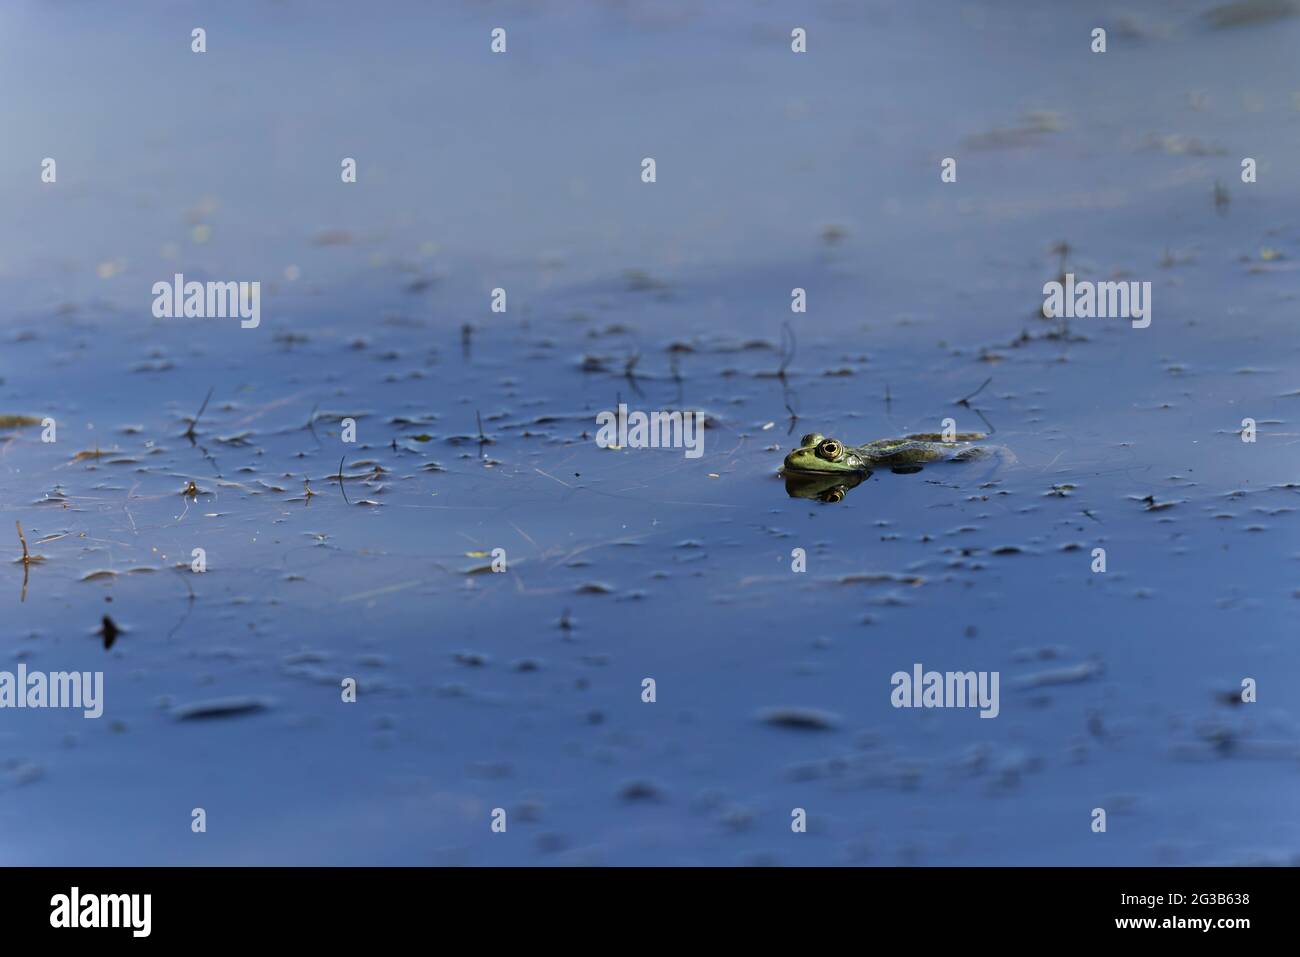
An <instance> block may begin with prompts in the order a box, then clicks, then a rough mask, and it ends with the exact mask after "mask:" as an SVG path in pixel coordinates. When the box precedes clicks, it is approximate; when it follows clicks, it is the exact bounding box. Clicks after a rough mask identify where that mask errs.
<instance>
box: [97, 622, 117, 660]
mask: <svg viewBox="0 0 1300 957" xmlns="http://www.w3.org/2000/svg"><path fill="white" fill-rule="evenodd" d="M121 633H122V629H121V628H119V627H118V626H117V624H116V623H115V622H114V621H113V619H112V618H109V617H108V615H105V616H104V620H103V622H101V623H100V626H99V631H97V632H95V634H96V635H97V636H99V637H100V638H102V639H104V650H105V651H108V650H109V649H110V648H112V647H113V642H115V641H117V636H118V635H120V634H121Z"/></svg>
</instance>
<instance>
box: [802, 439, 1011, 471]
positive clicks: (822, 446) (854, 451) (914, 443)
mask: <svg viewBox="0 0 1300 957" xmlns="http://www.w3.org/2000/svg"><path fill="white" fill-rule="evenodd" d="M945 438H946V440H945ZM984 438H987V436H986V435H985V434H984V433H983V432H958V433H956V434H955V435H951V436H947V437H945V436H943V435H940V434H938V433H936V432H923V433H920V434H918V435H905V436H903V437H902V438H900V439H876V441H874V442H868V443H867V444H866V445H857V446H854V445H845V444H844V443H843V442H841V441H840V440H839V439H828V438H827V437H826V436H824V435H822V434H821V433H820V432H809V433H808V434H807V435H805V436H804V437H803V438H802V439H800V440H799V448H797V449H795V450H794V451H793V452H791V453H790V454H789V455H787V456H786V457H785V468H784V469H783V471H784V473H785V474H786V475H799V476H807V475H818V476H831V475H838V476H847V475H858V476H862V475H863V474H864V473H867V474H869V473H870V472H871V470H872V469H876V468H888V469H893V470H894V471H895V472H919V471H920V470H921V466H922V465H926V464H929V463H930V462H942V461H945V460H951V461H958V462H963V461H967V460H969V459H973V458H980V457H983V456H985V455H988V454H990V453H995V452H998V451H1001V450H998V449H993V448H990V447H986V446H980V445H972V444H971V443H972V442H978V441H979V440H981V439H984Z"/></svg>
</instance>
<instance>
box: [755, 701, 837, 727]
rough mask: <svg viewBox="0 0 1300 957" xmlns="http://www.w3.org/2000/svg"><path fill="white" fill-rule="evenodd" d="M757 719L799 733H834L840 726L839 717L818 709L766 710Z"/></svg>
mask: <svg viewBox="0 0 1300 957" xmlns="http://www.w3.org/2000/svg"><path fill="white" fill-rule="evenodd" d="M757 718H758V720H759V721H761V722H762V723H763V724H768V725H771V726H772V727H774V728H793V729H795V730H798V731H834V730H835V729H836V728H838V727H839V724H840V719H839V717H838V716H837V715H834V714H831V713H830V712H829V711H821V710H818V709H816V708H790V707H781V708H765V709H763V710H762V711H760V712H759V713H758V715H757Z"/></svg>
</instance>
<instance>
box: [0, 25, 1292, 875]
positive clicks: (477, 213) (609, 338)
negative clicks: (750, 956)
mask: <svg viewBox="0 0 1300 957" xmlns="http://www.w3.org/2000/svg"><path fill="white" fill-rule="evenodd" d="M1202 6H1203V7H1204V10H1208V9H1210V7H1211V6H1212V5H1209V4H1206V5H1202ZM693 7H694V5H690V4H681V5H672V4H663V3H655V4H644V5H643V4H629V5H609V6H596V7H592V8H591V9H589V10H586V11H575V10H573V9H571V8H570V7H568V6H560V5H557V6H553V7H544V8H542V9H541V10H540V11H536V10H534V9H533V7H532V6H531V5H517V6H513V5H505V6H502V7H500V8H498V9H496V10H493V11H491V12H489V13H481V12H479V11H478V9H477V8H476V7H474V6H470V5H466V6H463V7H462V6H447V7H446V8H445V9H444V10H442V11H440V12H439V14H438V15H436V16H435V15H434V14H433V13H431V12H430V11H429V10H428V9H426V8H425V7H424V6H423V5H420V6H416V5H411V6H410V7H409V8H400V9H398V10H395V11H394V12H392V13H391V15H390V16H388V17H386V18H384V19H374V20H369V21H365V22H356V21H355V20H354V17H355V16H356V15H355V14H354V13H352V12H348V11H345V10H344V8H342V7H340V8H338V9H337V10H334V11H332V13H333V15H330V13H329V12H326V13H323V14H322V13H320V12H319V11H320V9H321V8H320V7H319V5H310V6H309V5H306V4H300V3H281V4H273V5H253V4H246V5H240V4H236V5H233V8H232V9H231V10H230V11H229V12H227V13H223V14H221V17H222V19H220V20H218V19H214V18H213V15H212V13H211V11H207V10H204V11H202V13H199V12H198V8H197V7H196V8H195V10H194V11H186V10H185V9H184V8H183V7H182V8H179V10H178V9H177V8H175V7H169V8H168V11H169V12H167V13H166V14H163V13H161V12H158V11H154V12H152V13H151V12H149V11H147V10H144V9H141V10H138V11H136V12H134V13H132V14H131V15H130V17H128V20H127V23H126V27H124V28H123V30H122V32H121V33H120V34H119V35H117V38H116V39H114V40H113V41H112V42H111V43H110V42H108V41H107V40H106V39H105V35H104V33H103V31H102V29H100V27H102V24H100V23H98V22H97V20H98V19H99V18H103V17H108V16H109V14H108V12H107V11H101V10H99V9H98V8H97V7H96V6H95V5H92V4H69V5H65V6H62V7H59V8H57V9H53V10H51V9H46V8H45V6H44V5H30V6H19V7H17V8H16V9H14V10H11V11H8V12H6V13H5V14H3V18H4V19H5V20H6V21H7V22H5V23H4V27H5V29H4V31H3V32H4V35H6V36H9V37H10V38H11V40H13V39H14V38H15V37H16V38H18V39H17V42H14V43H13V46H12V49H10V50H7V51H6V56H4V57H0V64H2V65H0V80H3V81H5V83H4V85H5V87H6V88H7V89H17V88H20V87H23V88H26V87H27V86H29V85H30V84H20V83H18V80H19V78H24V79H27V80H30V78H31V77H32V76H40V77H42V78H43V80H44V83H45V95H44V96H43V97H42V98H41V99H39V100H37V99H36V98H35V97H34V96H31V97H29V98H27V99H23V98H19V100H18V101H17V102H8V103H7V104H6V107H7V109H8V111H9V115H8V116H7V118H6V128H7V130H8V131H9V134H10V135H9V136H7V137H6V140H7V141H8V142H10V143H13V144H19V145H20V146H21V147H22V148H21V149H7V150H5V151H3V154H4V155H3V156H0V174H2V175H0V200H2V201H3V202H4V203H5V205H6V207H7V208H11V209H13V210H14V211H15V216H14V218H13V225H11V228H10V229H8V230H5V231H4V232H3V233H2V234H0V289H2V290H3V291H4V294H5V301H6V302H7V303H9V306H8V307H7V308H6V309H4V310H3V311H0V343H3V349H2V351H0V416H3V415H25V416H33V417H36V418H38V419H39V418H43V417H46V416H50V417H53V418H54V419H55V420H56V421H57V423H58V433H57V441H56V442H54V443H44V442H42V441H41V431H42V430H41V428H40V427H39V426H35V427H32V426H28V427H20V428H5V429H2V430H0V536H4V535H10V534H12V540H11V541H10V542H9V544H8V545H7V546H4V547H5V548H7V549H8V552H7V553H6V556H5V561H4V563H3V564H0V609H2V618H0V620H3V623H4V627H3V640H4V642H5V644H6V650H4V653H3V657H4V660H5V661H6V662H7V663H6V664H5V665H4V666H3V670H14V669H15V668H16V667H17V666H18V664H19V663H23V664H25V665H26V666H27V667H28V668H29V669H34V670H35V669H40V670H46V671H58V670H68V669H77V670H102V671H103V672H104V674H105V710H104V715H103V717H102V718H100V719H98V720H85V719H83V718H82V717H81V716H80V713H79V712H67V711H54V710H8V709H6V710H4V711H2V712H0V833H2V834H4V835H5V837H4V839H3V841H0V858H2V859H3V860H4V861H5V862H6V863H22V864H46V863H94V864H109V863H132V864H136V863H139V864H145V863H160V864H165V863H221V864H234V863H277V864H286V863H394V864H396V863H403V864H418V863H465V864H482V863H537V864H546V863H603V864H630V863H656V864H658V863H665V864H666V863H673V864H682V863H705V864H719V863H721V864H730V863H767V862H772V863H784V864H810V863H834V864H838V863H871V864H912V863H919V864H983V863H994V864H1026V863H1042V864H1060V863H1074V864H1107V863H1119V864H1168V863H1173V864H1195V863H1243V862H1289V861H1294V860H1295V859H1296V857H1297V855H1300V824H1298V823H1297V820H1296V817H1295V813H1294V808H1295V805H1296V798H1297V796H1298V794H1300V777H1298V772H1300V706H1297V703H1296V702H1297V699H1296V696H1295V694H1294V693H1293V692H1294V689H1295V688H1296V687H1297V682H1300V659H1297V656H1296V655H1295V653H1294V648H1295V646H1294V638H1293V636H1292V634H1291V632H1292V631H1293V623H1294V621H1295V609H1296V607H1297V606H1296V601H1297V598H1296V596H1297V594H1300V580H1298V579H1297V567H1298V566H1297V560H1298V559H1300V538H1298V536H1297V516H1296V512H1295V509H1296V507H1297V502H1298V501H1300V498H1298V496H1300V471H1298V470H1297V454H1296V449H1297V440H1298V439H1300V429H1297V420H1296V411H1295V410H1296V408H1297V403H1300V355H1298V354H1297V338H1296V336H1295V335H1294V333H1293V331H1292V329H1293V325H1294V319H1295V310H1296V308H1297V305H1296V292H1297V285H1296V282H1295V272H1294V263H1295V262H1296V261H1297V259H1300V231H1298V230H1297V227H1296V226H1295V225H1294V223H1295V212H1296V208H1295V207H1296V197H1297V195H1298V194H1297V185H1298V184H1300V176H1298V174H1297V172H1296V170H1295V168H1294V164H1291V163H1289V160H1288V157H1291V156H1294V155H1296V150H1297V146H1298V145H1300V144H1297V142H1296V140H1297V134H1298V131H1300V109H1297V99H1296V97H1297V95H1300V84H1297V83H1296V81H1295V80H1294V77H1293V71H1291V70H1290V69H1289V66H1290V63H1291V61H1292V59H1293V56H1294V49H1295V44H1296V42H1297V39H1300V19H1297V18H1282V19H1276V20H1270V21H1268V22H1264V23H1260V24H1246V25H1242V26H1237V27H1224V28H1217V27H1216V26H1215V23H1216V21H1215V20H1211V19H1207V18H1205V17H1203V16H1202V14H1203V13H1204V10H1199V9H1198V10H1197V11H1195V12H1191V13H1189V12H1187V11H1185V9H1184V7H1183V5H1181V4H1179V5H1174V4H1153V5H1143V6H1142V8H1141V9H1135V10H1134V12H1133V13H1132V14H1131V15H1130V16H1128V17H1115V18H1114V19H1111V20H1106V21H1103V22H1101V23H1100V24H1095V23H1093V22H1092V21H1091V19H1089V18H1088V16H1086V15H1084V14H1072V13H1065V12H1063V11H1060V10H1055V9H1047V8H1043V7H1041V6H1039V5H1032V4H979V5H969V6H966V7H960V8H958V7H956V6H954V7H953V8H952V12H951V13H947V14H945V15H942V16H940V15H937V14H936V13H935V12H934V11H930V12H926V11H923V10H921V9H919V8H912V7H910V6H903V5H892V4H871V5H863V6H858V5H844V4H822V5H811V6H809V7H808V8H807V9H806V10H804V11H802V12H801V13H800V15H799V16H798V17H796V18H795V19H794V20H791V16H792V15H791V14H790V13H789V12H788V11H787V10H786V8H785V7H784V6H783V5H775V4H771V5H759V6H754V5H751V4H744V5H741V4H722V5H710V9H709V12H707V13H701V12H697V11H695V10H694V9H693ZM119 16H121V14H120V12H118V13H114V14H113V17H114V18H117V17H119ZM132 17H133V18H134V19H131V18H132ZM1220 19H1222V18H1220ZM191 21H193V22H191ZM195 25H204V26H205V27H206V28H207V30H208V34H209V52H208V53H206V54H204V55H202V56H198V55H194V54H191V53H190V52H189V48H188V42H189V41H188V34H189V30H190V29H191V28H192V27H193V26H195ZM499 25H500V26H505V27H506V28H507V29H508V30H509V52H508V54H507V55H505V56H503V57H493V56H492V55H491V54H490V53H488V50H487V45H488V30H489V29H490V28H491V27H493V26H499ZM794 25H800V26H805V27H807V29H808V31H809V50H810V52H809V53H808V54H807V55H806V56H796V55H793V54H791V53H790V52H789V42H788V37H789V30H790V28H791V27H792V26H794ZM1096 25H1102V26H1106V27H1108V28H1109V39H1110V50H1109V52H1107V53H1106V54H1104V55H1096V54H1091V53H1089V52H1088V40H1087V38H1088V34H1089V31H1090V30H1091V28H1092V27H1093V26H1096ZM45 156H52V157H54V158H56V159H57V162H58V182H57V184H42V183H40V181H39V162H40V160H41V158H43V157H45ZM343 156H354V157H356V158H357V159H358V165H359V181H358V182H357V183H356V184H355V185H347V186H344V185H342V184H341V183H340V182H339V181H338V175H339V174H338V171H339V161H340V158H341V157H343ZM644 156H654V157H655V158H656V160H657V162H658V182H656V183H655V184H653V185H647V184H643V183H642V182H641V181H640V178H639V174H640V161H641V159H642V157H644ZM946 156H953V157H956V158H957V159H958V162H959V173H958V180H957V182H956V183H952V184H943V183H940V182H939V177H938V170H939V162H940V160H941V159H942V158H944V157H946ZM1245 156H1250V157H1253V158H1255V159H1256V160H1257V162H1258V166H1259V181H1258V182H1257V183H1255V184H1250V185H1246V184H1242V183H1241V181H1240V163H1241V159H1242V157H1245ZM1216 181H1217V182H1218V183H1219V184H1220V187H1221V190H1226V195H1225V194H1224V193H1223V192H1221V193H1220V202H1219V203H1217V204H1216V202H1215V183H1216ZM1061 243H1066V244H1068V246H1069V249H1068V250H1066V251H1064V252H1062V251H1061V250H1060V249H1059V244H1061ZM1054 247H1056V251H1054ZM1062 260H1063V262H1064V266H1065V268H1066V269H1068V270H1069V271H1072V272H1074V273H1076V274H1078V275H1079V276H1080V277H1086V278H1089V279H1093V280H1102V279H1116V278H1125V279H1133V280H1138V281H1150V282H1151V283H1152V287H1153V299H1152V302H1153V308H1152V323H1151V325H1150V327H1149V328H1146V329H1134V328H1132V327H1131V326H1130V325H1129V323H1128V322H1127V321H1123V320H1101V319H1078V320H1074V321H1072V322H1070V323H1069V324H1068V325H1064V324H1059V323H1056V322H1051V321H1046V320H1044V319H1042V318H1040V317H1039V316H1038V315H1037V313H1038V310H1039V307H1040V305H1041V303H1042V285H1043V283H1044V282H1045V281H1047V280H1050V279H1052V278H1053V277H1054V276H1055V275H1056V274H1057V272H1058V271H1059V270H1060V269H1061V267H1062ZM175 272H183V273H185V275H186V277H187V278H194V279H200V280H207V279H214V280H223V281H224V280H241V279H242V280H260V281H262V283H263V301H262V322H261V325H260V326H259V327H258V328H257V329H240V328H239V325H238V322H237V321H235V320H223V319H213V320H201V319H190V320H184V319H176V320H157V319H154V318H153V317H152V315H151V313H150V305H151V303H152V296H151V295H150V293H149V290H150V288H151V286H152V284H153V283H154V282H156V281H159V280H164V281H166V280H170V278H171V276H172V275H173V274H174V273H175ZM495 287H503V288H505V289H507V290H508V296H509V299H508V303H509V304H508V310H507V312H506V313H505V314H493V313H492V312H491V311H490V309H489V295H490V292H491V290H492V289H493V288H495ZM794 287H802V288H805V289H807V291H808V311H807V313H805V314H792V313H791V312H790V305H789V304H790V290H791V289H792V288H794ZM209 393H210V398H208V396H209ZM968 396H969V397H970V398H968V399H967V400H966V402H965V404H961V403H959V401H958V400H961V399H963V398H964V397H968ZM205 399H207V402H206V405H205ZM619 402H625V403H628V404H629V405H631V406H633V407H635V408H641V409H647V410H651V409H680V408H688V409H701V410H704V411H705V412H706V413H707V415H708V421H709V428H708V430H707V431H706V437H705V446H704V450H705V451H704V455H703V456H702V457H701V458H698V459H691V458H687V457H686V456H685V455H683V454H682V452H681V451H680V450H647V449H602V448H599V447H598V446H597V444H596V442H595V441H594V436H595V431H596V426H595V416H596V414H597V413H598V412H600V411H602V410H606V409H613V408H616V407H617V405H618V403H619ZM200 409H202V412H201V414H200ZM346 417H350V418H353V419H354V420H355V421H356V423H357V442H356V443H354V444H345V443H343V442H342V441H341V435H340V430H341V421H342V419H344V418H346ZM948 417H951V418H953V419H954V421H955V424H956V427H957V428H958V429H960V430H977V429H978V430H983V431H990V432H991V433H992V436H991V438H990V440H989V441H990V442H992V443H996V444H999V445H1002V446H1005V447H1006V448H1007V449H1009V450H1010V451H1011V452H1012V453H1013V454H1014V460H1012V459H1011V458H1003V459H997V460H990V461H980V462H972V463H965V464H953V463H943V464H938V465H934V466H931V467H927V468H926V469H924V470H923V471H922V472H920V473H917V474H910V475H896V474H890V473H889V472H887V471H880V472H876V473H874V474H872V475H871V476H870V477H869V478H868V479H866V480H865V481H863V482H862V483H861V484H859V485H857V486H856V487H854V488H851V489H848V490H847V494H845V495H844V496H843V499H842V501H839V502H838V503H835V504H828V503H825V502H821V501H817V500H815V499H807V498H799V497H791V496H790V495H788V494H787V492H786V488H785V485H784V483H783V482H782V481H781V479H780V478H779V477H778V476H777V474H776V473H777V469H778V468H779V466H780V464H781V461H782V458H783V457H784V455H785V453H786V452H787V451H788V450H789V449H790V448H792V447H793V446H794V445H795V444H796V442H797V440H798V438H799V436H801V435H802V434H804V433H805V432H810V431H818V432H823V433H825V434H827V435H832V436H835V437H838V438H841V439H843V440H846V441H848V442H850V443H860V442H866V441H868V440H870V439H874V438H878V437H882V436H887V435H895V434H902V433H910V432H931V431H938V430H939V429H940V428H941V427H942V426H941V422H942V420H943V419H945V418H948ZM1247 417H1249V418H1253V419H1254V420H1255V421H1256V423H1257V425H1258V440H1257V441H1256V442H1254V443H1245V442H1243V441H1242V440H1241V437H1240V430H1241V428H1242V420H1243V419H1244V418H1247ZM191 483H193V486H192V487H191ZM186 493H188V494H186ZM14 522H21V523H22V527H23V530H24V537H25V539H26V541H27V544H28V547H29V553H30V554H31V555H37V556H41V558H42V559H43V560H40V561H32V562H29V563H27V564H24V563H23V562H22V561H21V555H22V551H21V547H20V544H19V542H18V540H17V535H16V531H15V532H13V533H10V532H6V531H5V529H10V528H12V527H13V523H14ZM0 542H4V538H3V537H0ZM196 548H202V549H203V550H204V552H205V554H206V560H207V566H208V570H207V571H206V572H205V573H204V574H194V573H193V572H192V571H191V570H190V563H191V561H192V554H193V549H196ZM498 548H500V549H504V550H505V554H506V558H507V562H508V570H507V571H506V572H505V573H500V574H496V573H492V572H491V571H490V570H487V566H489V564H490V562H491V560H492V559H491V553H492V550H493V549H498ZM1096 548H1104V549H1105V550H1106V560H1107V569H1106V571H1105V573H1094V572H1093V571H1092V570H1091V566H1092V564H1093V557H1092V555H1093V550H1094V549H1096ZM793 549H803V550H804V552H805V553H806V556H807V571H806V572H803V573H795V572H793V571H792V570H791V561H792V557H791V554H792V550H793ZM105 616H108V618H109V620H110V621H112V622H113V624H114V626H115V628H116V629H118V631H117V633H116V634H112V633H111V632H110V635H109V636H108V637H106V635H105V634H104V633H103V619H104V617H105ZM110 639H111V640H110ZM106 646H107V647H106ZM915 663H921V664H922V665H924V666H925V668H926V669H936V670H940V671H945V670H957V671H966V670H976V671H997V672H999V673H1000V675H1001V682H1002V683H1001V688H1002V693H1001V703H1000V713H999V715H998V717H997V718H996V719H994V720H981V719H980V718H979V716H978V713H977V712H976V711H975V710H970V709H951V710H944V709H934V710H916V709H895V708H893V707H892V706H891V704H890V692H891V686H890V676H891V675H892V674H893V673H894V672H896V671H900V670H902V671H910V670H911V669H912V667H913V665H914V664H915ZM345 677H352V678H355V679H356V680H357V682H358V685H359V693H358V701H357V702H356V703H355V704H344V703H342V702H341V701H340V682H341V680H342V679H343V678H345ZM646 677H652V678H654V679H655V682H656V692H657V700H656V702H655V703H653V704H648V703H644V702H643V701H642V700H641V694H642V681H643V679H644V678H646ZM1246 677H1251V678H1254V679H1256V681H1257V682H1258V701H1257V702H1256V703H1253V704H1239V703H1233V702H1234V701H1236V700H1237V699H1236V696H1237V695H1238V694H1239V692H1240V687H1241V681H1242V679H1243V678H1246ZM197 807H202V808H204V809H205V811H206V813H207V824H208V830H207V832H206V833H203V834H195V833H192V832H191V829H190V821H191V811H192V809H194V808H197ZM498 807H500V808H505V809H506V811H507V815H508V821H509V824H508V829H507V831H506V833H505V834H494V833H492V831H491V830H490V827H489V825H490V819H491V812H492V810H493V809H494V808H498ZM1097 807H1101V808H1105V809H1106V810H1107V813H1108V828H1107V831H1106V833H1104V834H1097V833H1093V832H1092V830H1091V827H1090V825H1091V820H1092V819H1091V812H1092V810H1093V809H1094V808H1097ZM794 808H804V809H805V810H806V811H807V816H808V833H806V834H794V833H792V831H791V827H790V822H791V811H792V809H794Z"/></svg>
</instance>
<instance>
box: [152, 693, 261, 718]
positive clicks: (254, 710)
mask: <svg viewBox="0 0 1300 957" xmlns="http://www.w3.org/2000/svg"><path fill="white" fill-rule="evenodd" d="M271 704H272V703H271V701H270V700H268V699H266V698H251V697H243V698H212V699H209V700H207V701H195V702H193V703H192V704H187V705H180V706H178V707H176V708H173V709H172V713H171V714H172V717H173V718H175V719H176V720H177V721H207V720H208V719H210V718H236V717H240V716H241V715H249V714H260V713H261V712H263V711H267V710H269V709H270V708H271Z"/></svg>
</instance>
